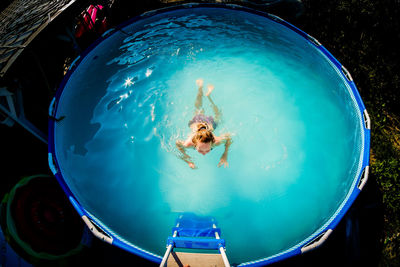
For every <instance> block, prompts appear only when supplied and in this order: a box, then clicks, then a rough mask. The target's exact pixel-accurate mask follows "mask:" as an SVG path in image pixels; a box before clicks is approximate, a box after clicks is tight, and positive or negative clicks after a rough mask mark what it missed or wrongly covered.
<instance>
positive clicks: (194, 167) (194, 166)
mask: <svg viewBox="0 0 400 267" xmlns="http://www.w3.org/2000/svg"><path fill="white" fill-rule="evenodd" d="M188 164H189V167H190V168H192V169H196V165H194V163H193V162H188Z"/></svg>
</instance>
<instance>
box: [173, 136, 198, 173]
mask: <svg viewBox="0 0 400 267" xmlns="http://www.w3.org/2000/svg"><path fill="white" fill-rule="evenodd" d="M185 143H186V142H184V141H182V140H177V141H176V147H177V148H178V150H179V151H180V152H181V153H182V155H181V156H180V158H181V159H182V160H183V161H184V162H186V163H187V164H189V167H190V168H192V169H194V168H196V165H195V164H194V163H193V161H192V159H191V158H190V156H189V155H188V154H186V151H185V148H186V147H188V146H185Z"/></svg>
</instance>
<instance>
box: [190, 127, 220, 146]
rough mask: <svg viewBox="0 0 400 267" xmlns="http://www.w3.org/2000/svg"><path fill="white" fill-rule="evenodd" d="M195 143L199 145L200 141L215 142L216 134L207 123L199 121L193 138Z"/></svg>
mask: <svg viewBox="0 0 400 267" xmlns="http://www.w3.org/2000/svg"><path fill="white" fill-rule="evenodd" d="M192 142H193V144H195V145H197V144H198V143H199V142H201V143H208V142H212V143H214V142H215V138H214V134H213V133H212V132H211V131H210V130H208V127H207V125H206V124H205V123H199V124H198V125H197V131H196V134H195V135H194V136H193V138H192Z"/></svg>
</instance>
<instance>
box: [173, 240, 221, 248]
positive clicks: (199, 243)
mask: <svg viewBox="0 0 400 267" xmlns="http://www.w3.org/2000/svg"><path fill="white" fill-rule="evenodd" d="M167 244H173V246H174V247H176V248H193V249H219V248H220V247H224V248H225V240H224V239H215V238H192V237H168V241H167Z"/></svg>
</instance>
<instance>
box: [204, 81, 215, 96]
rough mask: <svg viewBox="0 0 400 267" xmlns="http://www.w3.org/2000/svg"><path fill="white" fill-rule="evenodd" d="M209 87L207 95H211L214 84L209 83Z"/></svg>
mask: <svg viewBox="0 0 400 267" xmlns="http://www.w3.org/2000/svg"><path fill="white" fill-rule="evenodd" d="M207 89H208V91H207V93H206V96H209V95H210V94H211V92H212V91H213V90H214V85H212V84H209V85H208V86H207Z"/></svg>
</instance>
